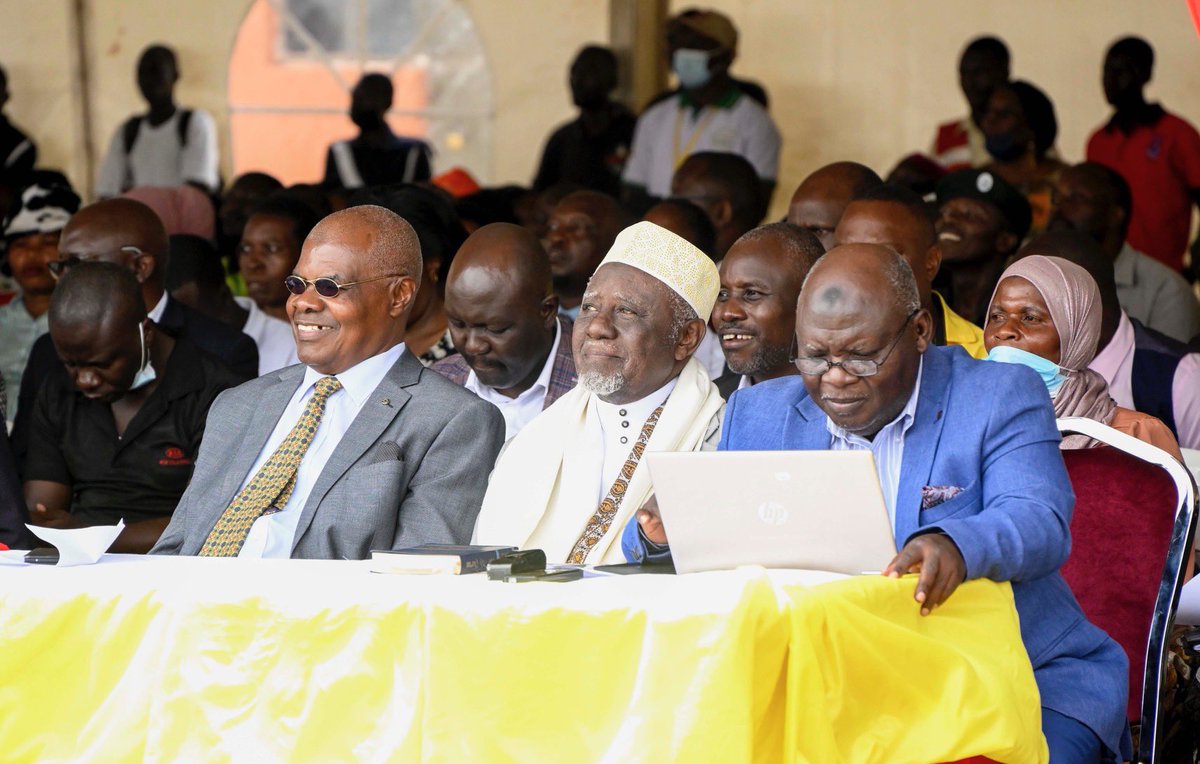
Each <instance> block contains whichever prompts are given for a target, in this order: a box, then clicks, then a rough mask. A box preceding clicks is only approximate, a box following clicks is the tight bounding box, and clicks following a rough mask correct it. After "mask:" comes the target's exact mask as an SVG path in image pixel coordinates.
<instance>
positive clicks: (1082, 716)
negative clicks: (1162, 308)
mask: <svg viewBox="0 0 1200 764" xmlns="http://www.w3.org/2000/svg"><path fill="white" fill-rule="evenodd" d="M826 421H827V417H826V415H825V412H823V411H821V409H820V408H819V407H818V406H817V404H816V402H814V401H813V400H812V398H810V397H809V396H808V392H807V391H806V390H805V388H804V382H803V380H802V379H801V378H800V377H787V378H784V379H778V380H772V381H770V382H764V383H762V384H759V385H755V386H754V387H751V388H748V389H745V390H741V391H739V392H737V393H735V394H734V395H733V396H732V397H731V398H730V400H729V405H728V407H727V408H726V410H725V421H724V425H723V427H722V432H721V442H720V445H719V446H718V449H719V450H730V451H772V450H825V449H828V448H829V446H830V440H831V436H830V434H829V431H828V430H827V429H826ZM1059 441H1060V438H1059V434H1058V430H1057V428H1056V426H1055V423H1054V408H1053V405H1052V404H1051V402H1050V398H1049V395H1048V394H1047V392H1046V387H1045V385H1043V384H1042V381H1041V380H1040V379H1039V378H1038V376H1037V375H1036V374H1035V373H1034V372H1033V371H1031V370H1030V369H1027V368H1025V367H1022V366H1017V365H1012V364H1002V363H994V362H985V361H976V360H974V359H973V358H971V357H970V356H968V355H967V353H966V352H965V351H963V350H962V348H958V347H937V346H931V347H930V348H929V349H928V350H927V351H926V352H925V356H924V367H923V371H922V375H921V390H920V395H919V396H918V401H917V412H916V418H915V419H914V421H913V424H912V427H911V428H910V429H909V430H908V433H907V434H906V436H905V439H904V456H903V460H902V462H901V467H900V482H899V488H898V490H897V494H896V509H895V511H896V539H897V542H900V543H899V545H900V546H902V545H903V543H907V541H908V540H909V539H911V538H912V537H914V536H917V535H920V534H922V533H929V532H931V531H940V532H942V533H945V534H946V535H948V536H949V537H950V538H951V539H953V541H954V543H955V544H957V545H958V548H959V550H960V551H961V552H962V556H963V560H964V561H965V562H966V565H967V578H968V579H971V578H990V579H993V580H995V581H1011V582H1012V588H1013V596H1014V598H1015V600H1016V606H1017V613H1018V614H1019V616H1020V620H1021V637H1022V639H1023V641H1024V643H1025V649H1026V650H1027V651H1028V653H1029V658H1030V661H1031V662H1032V663H1033V668H1034V675H1035V677H1036V679H1037V683H1038V689H1039V690H1040V692H1041V696H1042V705H1043V706H1045V707H1047V708H1051V709H1053V710H1055V711H1058V712H1059V713H1061V714H1064V715H1066V716H1069V717H1071V718H1074V719H1077V720H1079V721H1081V722H1083V723H1084V724H1086V725H1087V726H1088V727H1090V728H1091V729H1092V731H1093V732H1095V733H1096V734H1097V735H1098V736H1099V737H1100V739H1101V740H1102V741H1104V743H1105V744H1106V745H1107V746H1108V747H1109V748H1110V749H1111V750H1113V751H1117V750H1120V749H1119V747H1118V746H1119V743H1120V739H1121V734H1122V732H1123V731H1124V728H1125V708H1126V693H1127V688H1128V680H1127V676H1128V670H1129V669H1128V661H1127V660H1126V658H1125V653H1124V652H1123V651H1122V650H1121V648H1120V646H1118V645H1117V643H1116V642H1114V641H1113V640H1112V639H1110V638H1109V637H1108V635H1107V634H1105V633H1104V632H1103V631H1101V630H1100V629H1099V628H1097V627H1096V626H1094V625H1092V624H1091V623H1089V622H1088V620H1087V619H1086V618H1085V617H1084V615H1083V611H1082V610H1080V608H1079V604H1078V603H1077V602H1076V601H1075V596H1074V595H1073V594H1072V593H1071V590H1070V589H1069V588H1068V587H1067V584H1066V582H1065V581H1064V580H1063V578H1062V576H1061V575H1059V572H1058V569H1059V567H1060V566H1061V565H1062V564H1063V562H1065V561H1066V559H1067V555H1068V554H1069V553H1070V550H1071V534H1070V523H1071V511H1072V509H1073V508H1074V504H1075V496H1074V493H1073V492H1072V490H1071V482H1070V479H1069V478H1068V476H1067V471H1066V467H1065V466H1064V464H1063V460H1062V455H1061V454H1060V453H1059ZM926 486H952V487H956V488H960V489H962V490H961V492H960V493H958V494H957V495H956V496H954V497H953V498H951V499H949V500H947V501H945V502H943V503H941V504H938V505H937V506H934V507H932V508H929V509H924V508H922V506H921V504H922V501H921V498H922V488H924V487H926ZM623 546H624V548H625V551H626V556H627V557H628V558H629V559H635V560H636V559H645V557H646V555H647V552H648V551H649V550H648V549H647V548H646V546H645V544H644V542H643V541H642V539H641V537H640V536H639V534H638V532H637V520H636V518H634V519H633V520H632V521H631V522H630V523H629V525H627V526H626V528H625V533H624V537H623ZM951 600H953V595H951ZM914 606H915V605H914ZM932 617H934V618H936V617H937V616H936V615H934V616H932Z"/></svg>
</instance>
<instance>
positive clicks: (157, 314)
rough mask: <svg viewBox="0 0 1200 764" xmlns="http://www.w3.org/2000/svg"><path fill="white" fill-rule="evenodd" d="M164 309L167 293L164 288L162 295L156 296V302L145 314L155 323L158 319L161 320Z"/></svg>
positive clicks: (165, 307) (165, 308)
mask: <svg viewBox="0 0 1200 764" xmlns="http://www.w3.org/2000/svg"><path fill="white" fill-rule="evenodd" d="M166 310H167V293H166V291H165V290H164V291H163V295H162V297H160V298H158V304H157V305H155V306H154V307H153V308H151V309H150V312H149V313H147V314H146V318H148V319H150V320H151V321H153V322H154V323H156V324H157V323H158V322H159V321H162V315H163V313H165V312H166Z"/></svg>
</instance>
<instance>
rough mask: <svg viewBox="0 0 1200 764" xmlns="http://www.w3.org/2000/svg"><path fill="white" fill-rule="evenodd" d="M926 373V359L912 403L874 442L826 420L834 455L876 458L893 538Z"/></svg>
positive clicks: (878, 434)
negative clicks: (906, 438)
mask: <svg viewBox="0 0 1200 764" xmlns="http://www.w3.org/2000/svg"><path fill="white" fill-rule="evenodd" d="M924 370H925V359H924V358H922V359H921V365H920V366H918V367H917V383H916V384H915V385H914V386H913V391H912V395H910V396H909V397H908V403H907V404H905V406H904V409H903V410H902V411H901V412H900V413H899V414H897V415H896V418H895V419H893V420H892V421H890V422H888V423H887V424H886V425H884V426H883V429H882V430H880V431H879V432H877V433H875V437H874V438H873V439H871V440H867V439H866V438H863V437H860V436H858V435H853V434H851V433H849V432H846V430H844V429H842V428H841V427H838V426H837V425H836V424H834V423H833V420H831V419H829V418H828V417H826V418H825V426H826V428H828V430H829V434H830V435H832V436H833V440H832V442H830V444H829V450H830V451H870V452H871V454H872V455H873V456H874V457H875V473H876V474H877V475H879V487H880V488H881V489H882V490H883V502H884V504H886V505H887V511H888V517H889V518H890V519H891V521H892V535H893V536H895V535H896V493H897V491H899V490H900V465H901V464H902V463H903V462H904V436H905V435H906V434H907V433H908V429H909V428H910V427H912V423H913V419H914V418H915V417H916V415H917V399H918V398H919V397H920V393H921V374H922V372H923V371H924Z"/></svg>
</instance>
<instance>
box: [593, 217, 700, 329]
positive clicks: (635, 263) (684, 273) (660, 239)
mask: <svg viewBox="0 0 1200 764" xmlns="http://www.w3.org/2000/svg"><path fill="white" fill-rule="evenodd" d="M609 263H623V264H625V265H629V266H632V267H634V268H637V269H638V270H639V271H643V272H645V273H648V274H650V275H651V276H653V277H654V278H656V279H658V280H659V281H661V282H662V283H664V284H666V285H667V286H668V287H670V288H671V290H672V291H674V292H675V293H676V294H677V295H679V296H680V297H682V298H683V299H684V302H686V303H687V304H688V305H691V306H692V309H693V310H695V311H696V315H697V316H698V317H699V318H700V320H702V321H707V320H708V317H709V315H710V314H711V313H712V309H713V304H715V303H716V301H717V292H719V291H720V290H721V277H720V275H718V273H717V266H716V265H714V264H713V261H712V260H710V259H709V258H708V255H706V254H704V253H703V252H701V251H700V250H699V249H697V248H696V247H694V246H692V244H691V243H690V242H688V241H687V240H686V239H683V238H680V237H679V236H676V235H675V234H673V233H671V232H670V231H668V230H667V229H665V228H662V227H661V226H657V225H655V224H654V223H650V222H647V221H642V222H641V223H634V224H633V225H631V226H629V227H628V228H626V229H625V230H624V231H621V233H619V234H617V238H616V240H615V241H614V242H613V245H612V249H610V250H608V254H607V255H605V256H604V260H602V261H601V262H600V266H599V267H600V268H603V267H604V266H605V265H608V264H609Z"/></svg>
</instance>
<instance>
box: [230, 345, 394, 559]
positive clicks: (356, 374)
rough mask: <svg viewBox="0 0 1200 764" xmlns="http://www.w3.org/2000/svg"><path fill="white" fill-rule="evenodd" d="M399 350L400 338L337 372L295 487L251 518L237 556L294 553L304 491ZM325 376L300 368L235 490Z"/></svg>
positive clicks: (296, 418) (257, 466) (271, 448)
mask: <svg viewBox="0 0 1200 764" xmlns="http://www.w3.org/2000/svg"><path fill="white" fill-rule="evenodd" d="M403 352H404V344H403V343H401V344H399V345H397V346H395V347H393V348H391V349H390V350H387V351H385V352H383V353H380V354H379V355H376V356H372V357H370V358H368V359H367V360H365V361H361V362H360V363H358V364H357V365H356V366H352V367H350V368H349V369H347V370H346V371H343V372H342V373H341V374H337V375H336V377H337V379H338V381H339V382H341V383H342V389H340V390H338V391H337V392H335V393H334V394H333V395H331V396H329V400H327V401H326V402H325V413H324V414H323V415H322V416H321V424H320V425H319V426H318V427H317V432H316V434H315V435H313V439H312V443H310V444H309V446H308V451H306V452H305V454H304V458H303V459H302V460H301V461H300V466H299V468H298V469H297V471H296V487H295V488H294V489H293V490H292V495H291V496H290V497H289V498H288V502H287V504H286V505H284V507H283V508H282V509H281V510H280V511H278V512H272V513H271V514H266V515H263V516H262V517H260V518H258V519H257V520H255V521H254V525H253V526H251V528H250V534H249V535H248V536H247V537H246V543H245V544H243V545H242V550H241V551H240V552H239V553H238V557H291V556H292V542H293V539H294V537H295V535H296V525H297V523H299V521H300V513H301V512H302V511H303V510H304V505H305V503H307V502H308V495H309V494H310V493H311V492H312V489H313V485H315V484H316V482H317V478H318V477H320V475H321V471H322V470H324V469H325V464H326V463H327V462H328V461H329V457H330V456H332V455H333V451H334V449H336V448H337V445H338V443H340V442H341V440H342V436H343V435H345V434H346V430H348V429H350V425H351V424H352V423H353V422H354V418H355V417H357V416H358V412H359V411H361V410H362V407H363V405H364V404H365V403H366V402H367V400H368V399H370V397H371V393H373V392H374V391H375V388H377V387H379V383H380V382H382V381H383V378H384V376H386V375H387V373H388V370H389V369H391V368H392V366H394V365H395V363H396V361H398V360H400V355H401V354H402V353H403ZM324 376H326V375H325V374H322V373H320V372H319V371H316V370H314V369H311V368H310V369H308V370H307V371H306V372H305V373H304V381H303V382H301V383H300V386H299V387H298V388H296V392H295V394H293V395H292V400H291V402H289V403H288V405H287V408H285V409H284V410H283V415H282V416H280V417H279V421H278V422H276V424H275V429H274V431H272V433H271V437H270V438H268V439H267V443H266V445H265V446H263V449H262V451H260V452H259V454H258V459H257V460H256V461H255V462H254V466H253V467H251V468H250V471H249V472H248V473H246V477H245V479H244V480H243V481H242V485H241V486H240V487H239V488H238V490H239V491H240V490H241V489H242V488H245V487H246V484H247V483H249V482H250V480H251V479H252V478H253V477H254V476H255V475H256V474H258V471H259V469H261V468H262V466H263V464H265V463H266V461H267V459H269V458H271V455H272V454H274V453H275V451H276V449H278V448H279V445H280V444H281V443H283V440H284V438H286V437H287V436H288V433H290V432H291V431H292V428H293V427H295V426H296V423H297V422H298V421H300V415H301V414H303V413H304V408H305V406H307V405H308V399H309V398H311V397H312V394H313V390H314V389H315V387H316V384H317V381H318V380H320V379H321V378H322V377H324Z"/></svg>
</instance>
